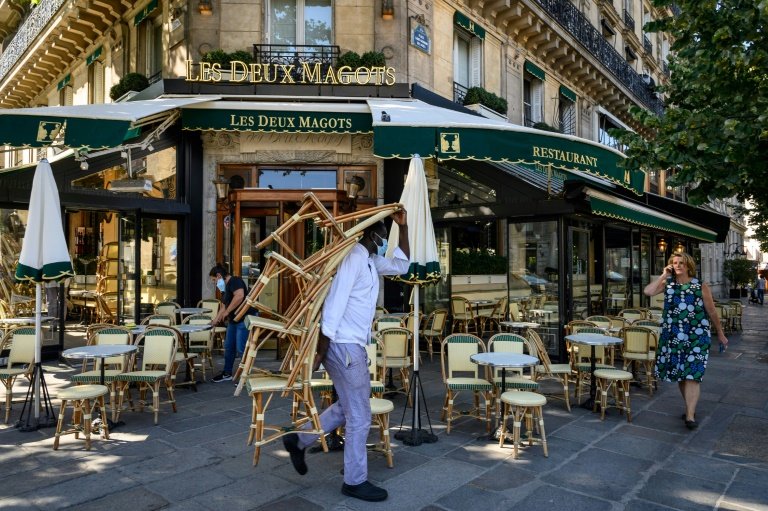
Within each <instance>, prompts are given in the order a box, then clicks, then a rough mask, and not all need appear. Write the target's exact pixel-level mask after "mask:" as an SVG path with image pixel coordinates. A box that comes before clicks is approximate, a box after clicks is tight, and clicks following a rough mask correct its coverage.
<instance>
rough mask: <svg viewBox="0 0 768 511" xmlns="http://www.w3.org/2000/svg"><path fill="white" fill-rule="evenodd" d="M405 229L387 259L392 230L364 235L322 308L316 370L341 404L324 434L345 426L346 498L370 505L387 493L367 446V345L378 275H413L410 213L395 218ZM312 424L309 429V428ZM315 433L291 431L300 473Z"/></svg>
mask: <svg viewBox="0 0 768 511" xmlns="http://www.w3.org/2000/svg"><path fill="white" fill-rule="evenodd" d="M392 217H393V219H394V221H395V223H397V225H398V226H400V228H399V231H400V235H399V240H398V247H397V248H395V250H394V253H393V256H394V257H393V258H386V257H384V254H386V252H387V229H386V227H385V225H384V222H379V223H377V224H374V225H372V226H370V227H368V228H367V229H365V231H364V232H363V236H362V238H361V239H360V242H359V243H358V244H357V245H355V246H354V247H353V248H352V250H351V251H350V253H349V254H347V256H346V257H345V258H344V260H343V261H342V262H341V264H340V265H339V268H338V270H337V272H336V276H335V277H334V279H333V282H332V284H331V288H330V290H329V292H328V296H327V297H326V299H325V303H324V304H323V313H322V331H321V332H320V335H319V338H318V343H317V356H316V357H315V369H317V368H318V367H319V365H320V363H321V362H322V363H323V366H324V367H325V369H326V370H327V371H328V374H329V375H330V377H331V379H332V380H333V384H334V386H335V387H336V393H337V394H338V397H339V399H338V401H336V402H335V403H334V404H332V405H331V406H329V407H328V408H326V409H325V411H324V412H323V413H322V415H320V424H321V426H322V428H323V431H329V432H330V431H333V430H335V429H336V428H338V427H340V426H345V438H344V484H343V485H342V487H341V492H342V493H343V494H344V495H347V496H350V497H355V498H357V499H361V500H366V501H371V502H375V501H380V500H384V499H386V498H387V491H386V490H385V489H383V488H379V487H377V486H374V485H373V484H371V483H370V482H368V457H367V456H368V454H367V451H366V447H365V443H366V439H367V438H368V430H369V429H370V427H371V403H370V401H369V398H370V395H371V382H370V377H369V374H368V364H369V363H373V364H375V363H376V362H375V361H368V358H367V356H366V351H365V345H366V344H367V343H368V342H369V339H370V337H371V323H372V322H373V316H374V313H375V312H376V301H377V299H378V296H379V275H402V274H404V273H406V272H407V271H408V266H409V260H408V258H409V256H410V250H409V245H408V224H407V219H406V213H405V211H399V212H397V213H395V214H394V215H392ZM310 425H311V424H310V423H307V424H306V425H305V427H308V426H310ZM315 440H317V436H316V435H310V434H301V435H299V434H297V433H291V434H288V435H286V436H284V437H283V444H284V445H285V448H286V450H287V451H288V453H289V454H290V456H291V462H292V463H293V467H294V468H295V469H296V471H297V472H298V473H299V474H302V475H304V474H306V473H307V464H306V463H305V462H304V451H305V449H306V448H307V446H309V445H311V444H312V443H313V442H315Z"/></svg>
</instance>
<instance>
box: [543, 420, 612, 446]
mask: <svg viewBox="0 0 768 511" xmlns="http://www.w3.org/2000/svg"><path fill="white" fill-rule="evenodd" d="M601 436H602V433H599V432H597V431H595V430H594V429H591V428H582V427H581V426H577V425H576V424H568V426H567V427H563V428H560V429H558V430H557V431H554V432H552V433H551V434H548V435H547V439H548V440H549V441H552V439H553V438H563V439H565V440H569V441H571V442H575V443H577V444H582V445H587V444H590V443H592V442H594V441H595V440H597V439H598V438H600V437H601Z"/></svg>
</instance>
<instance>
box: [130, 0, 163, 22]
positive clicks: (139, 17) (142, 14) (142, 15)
mask: <svg viewBox="0 0 768 511" xmlns="http://www.w3.org/2000/svg"><path fill="white" fill-rule="evenodd" d="M157 4H158V1H157V0H152V1H151V2H149V3H148V4H147V6H146V7H144V8H143V9H142V10H140V11H139V12H138V13H136V16H134V17H133V25H134V26H136V25H138V24H139V23H141V22H142V21H144V20H145V19H146V17H147V16H149V15H150V14H152V11H154V10H155V9H157Z"/></svg>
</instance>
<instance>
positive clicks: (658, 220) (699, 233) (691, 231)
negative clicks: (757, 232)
mask: <svg viewBox="0 0 768 511" xmlns="http://www.w3.org/2000/svg"><path fill="white" fill-rule="evenodd" d="M585 191H586V193H587V196H588V197H589V204H590V207H591V209H592V213H594V214H595V215H599V216H604V217H608V218H613V219H616V220H622V221H624V222H629V223H632V224H636V225H642V226H644V227H650V228H653V229H658V230H661V231H668V232H672V233H676V234H682V235H683V236H688V237H691V238H696V239H699V240H702V241H707V242H715V241H717V237H718V236H717V233H716V232H715V231H713V230H711V229H708V228H706V227H702V226H700V225H696V224H693V223H691V222H688V221H686V220H682V219H680V218H677V217H675V216H673V215H670V214H669V213H666V212H663V211H658V210H655V209H651V208H648V207H645V206H643V205H641V204H637V203H634V202H632V201H629V200H626V199H622V198H620V197H616V196H612V195H609V194H607V193H603V192H600V191H598V190H593V189H591V188H587V189H586V190H585Z"/></svg>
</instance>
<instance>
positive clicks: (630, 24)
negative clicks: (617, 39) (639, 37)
mask: <svg viewBox="0 0 768 511" xmlns="http://www.w3.org/2000/svg"><path fill="white" fill-rule="evenodd" d="M624 24H625V25H626V26H627V28H628V29H630V30H634V29H635V18H633V17H632V15H631V14H630V13H629V11H628V10H626V9H624Z"/></svg>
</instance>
